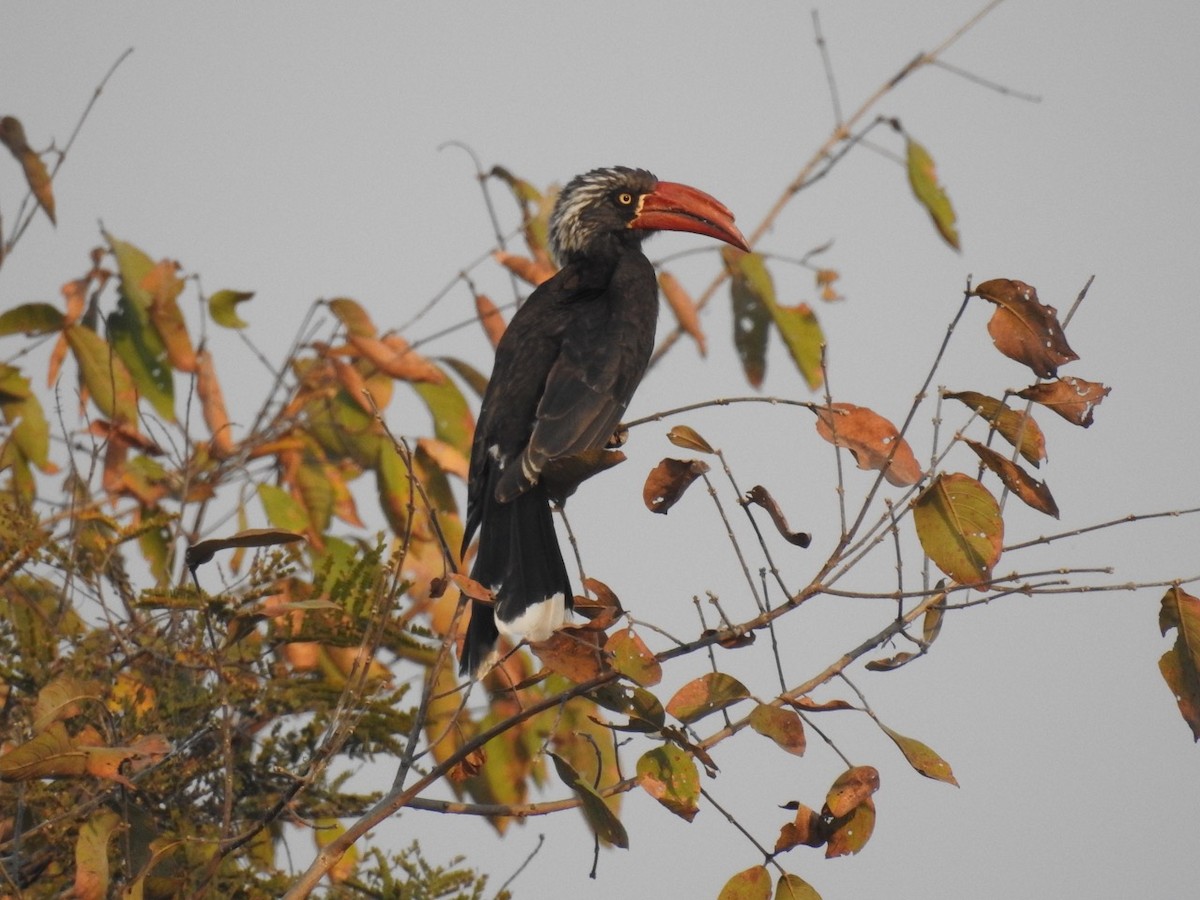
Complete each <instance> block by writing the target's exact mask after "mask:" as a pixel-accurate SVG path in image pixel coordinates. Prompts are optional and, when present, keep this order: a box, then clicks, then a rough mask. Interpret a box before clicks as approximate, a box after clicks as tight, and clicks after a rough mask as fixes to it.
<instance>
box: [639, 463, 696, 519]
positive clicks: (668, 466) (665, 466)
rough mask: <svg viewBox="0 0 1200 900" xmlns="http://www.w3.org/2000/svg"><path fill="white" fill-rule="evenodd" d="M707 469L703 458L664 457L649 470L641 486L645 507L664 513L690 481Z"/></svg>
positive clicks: (677, 500) (688, 485)
mask: <svg viewBox="0 0 1200 900" xmlns="http://www.w3.org/2000/svg"><path fill="white" fill-rule="evenodd" d="M707 471H708V463H706V462H704V461H703V460H699V459H687V460H684V459H669V458H668V459H664V460H663V461H662V462H660V463H659V464H658V465H657V466H655V467H654V468H653V469H652V470H651V471H650V474H649V475H648V476H647V477H646V483H645V485H643V487H642V500H643V501H644V502H645V504H646V508H647V509H648V510H650V512H653V513H662V514H664V515H665V514H666V513H667V512H668V511H669V510H670V509H671V507H672V506H674V505H675V504H676V503H678V502H679V498H680V497H682V496H683V493H684V491H686V490H687V489H688V487H690V486H691V484H692V482H693V481H695V480H696V479H697V478H699V477H700V476H701V475H703V474H704V473H705V472H707Z"/></svg>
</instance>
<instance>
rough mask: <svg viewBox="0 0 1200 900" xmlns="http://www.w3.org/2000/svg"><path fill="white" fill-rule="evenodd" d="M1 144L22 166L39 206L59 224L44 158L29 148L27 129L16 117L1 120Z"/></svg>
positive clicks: (53, 221)
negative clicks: (55, 214) (55, 216)
mask: <svg viewBox="0 0 1200 900" xmlns="http://www.w3.org/2000/svg"><path fill="white" fill-rule="evenodd" d="M0 144H4V146H5V147H7V148H8V149H9V151H10V152H11V153H12V155H13V156H14V157H16V159H17V162H19V163H20V164H21V168H22V169H23V170H24V171H25V182H26V183H27V184H28V185H29V190H30V191H32V192H33V196H34V198H35V199H36V200H37V202H38V206H40V207H41V208H42V211H43V212H45V213H46V216H47V217H48V218H49V219H50V221H51V222H52V223H54V224H58V223H57V222H56V221H55V218H54V189H53V188H52V187H51V186H50V173H49V172H47V171H46V164H45V163H44V162H42V158H41V157H40V156H38V155H37V154H36V153H34V151H33V148H31V147H30V146H29V142H28V141H27V140H26V139H25V128H24V127H23V126H22V125H21V122H20V121H19V120H18V119H17V118H15V117H14V116H5V117H4V118H2V119H0Z"/></svg>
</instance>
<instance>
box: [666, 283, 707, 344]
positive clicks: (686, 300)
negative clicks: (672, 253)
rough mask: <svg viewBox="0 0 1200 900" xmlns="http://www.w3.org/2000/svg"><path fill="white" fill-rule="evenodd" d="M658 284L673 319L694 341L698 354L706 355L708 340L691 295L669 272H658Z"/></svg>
mask: <svg viewBox="0 0 1200 900" xmlns="http://www.w3.org/2000/svg"><path fill="white" fill-rule="evenodd" d="M658 286H659V288H660V289H661V290H662V295H663V297H664V298H665V299H666V301H667V306H669V307H671V312H672V313H674V314H675V321H676V322H677V323H679V327H680V328H682V329H683V331H684V333H686V334H687V335H688V336H689V337H691V339H692V340H693V341H695V342H696V346H697V347H698V348H699V350H700V355H701V356H707V355H708V341H707V340H706V339H705V337H704V329H702V328H701V327H700V314H699V312H698V311H697V310H696V303H695V301H694V300H692V298H691V295H690V294H688V292H687V291H686V290H684V288H683V285H682V284H680V283H679V279H678V278H676V277H675V276H674V275H672V274H671V273H670V272H659V273H658Z"/></svg>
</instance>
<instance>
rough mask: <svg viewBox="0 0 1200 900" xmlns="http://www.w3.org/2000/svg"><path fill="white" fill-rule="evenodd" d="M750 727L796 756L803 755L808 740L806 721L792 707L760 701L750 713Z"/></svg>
mask: <svg viewBox="0 0 1200 900" xmlns="http://www.w3.org/2000/svg"><path fill="white" fill-rule="evenodd" d="M750 727H751V728H753V729H754V730H755V731H757V732H758V733H759V734H761V735H762V736H763V737H768V738H770V739H771V740H773V741H774V742H775V743H776V744H778V745H779V747H780V748H781V749H783V750H786V751H787V752H788V753H791V754H792V755H794V756H803V755H804V749H805V747H806V746H807V745H808V741H807V739H806V738H805V736H804V723H803V722H802V721H800V717H799V716H798V715H796V714H795V713H794V712H792V711H791V710H790V709H782V708H780V707H778V706H770V705H768V704H766V703H760V704H758V706H756V707H754V711H753V712H752V713H750Z"/></svg>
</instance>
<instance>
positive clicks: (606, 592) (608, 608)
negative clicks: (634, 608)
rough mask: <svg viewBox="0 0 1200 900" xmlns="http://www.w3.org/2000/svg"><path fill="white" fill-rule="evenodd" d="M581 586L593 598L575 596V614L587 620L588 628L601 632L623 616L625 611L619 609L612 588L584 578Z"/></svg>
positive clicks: (593, 579)
mask: <svg viewBox="0 0 1200 900" xmlns="http://www.w3.org/2000/svg"><path fill="white" fill-rule="evenodd" d="M583 586H584V588H585V589H586V590H587V591H589V592H590V593H591V594H592V595H593V596H591V597H580V596H576V597H575V612H577V613H578V614H579V615H581V616H582V617H583V618H585V619H587V620H589V621H588V627H590V628H598V629H601V630H603V629H605V628H607V627H608V626H609V625H611V624H612V623H613V622H615V621H617V619H619V618H620V617H621V616H622V615H623V614H624V612H625V611H624V610H623V609H622V608H621V601H620V600H619V599H618V598H617V595H616V594H615V593H613V590H612V588H610V587H609V586H608V585H607V584H605V583H604V582H603V581H598V580H597V579H595V578H585V579H584V580H583Z"/></svg>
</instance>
